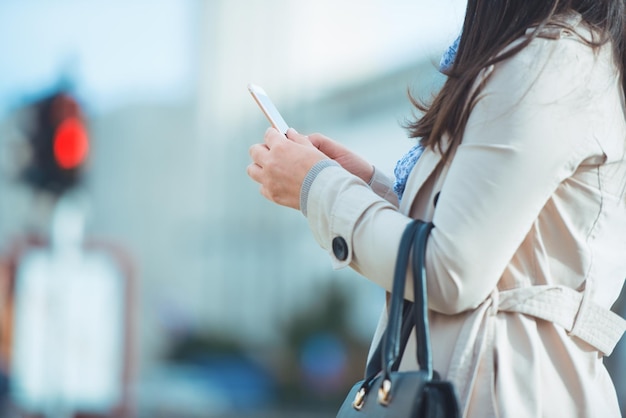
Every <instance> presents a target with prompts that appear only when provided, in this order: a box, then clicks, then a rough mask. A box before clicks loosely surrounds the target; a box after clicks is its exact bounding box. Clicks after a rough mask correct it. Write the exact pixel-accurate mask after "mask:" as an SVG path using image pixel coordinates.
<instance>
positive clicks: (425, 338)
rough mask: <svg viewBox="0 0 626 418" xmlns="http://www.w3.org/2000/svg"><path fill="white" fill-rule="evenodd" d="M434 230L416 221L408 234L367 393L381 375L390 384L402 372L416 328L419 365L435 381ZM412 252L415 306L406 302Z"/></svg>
mask: <svg viewBox="0 0 626 418" xmlns="http://www.w3.org/2000/svg"><path fill="white" fill-rule="evenodd" d="M433 227H434V225H433V224H432V223H431V222H424V221H420V220H413V221H411V223H409V224H408V225H407V227H406V228H405V230H404V233H403V235H402V238H401V240H400V245H399V249H398V257H397V261H396V266H395V271H394V280H393V284H392V292H391V300H390V303H389V319H388V323H387V328H386V330H385V332H384V334H383V336H382V338H381V340H380V341H379V343H378V346H377V347H376V350H375V351H374V353H373V354H372V356H371V357H370V360H369V361H368V363H367V366H366V369H365V380H364V382H363V385H362V386H361V389H362V390H363V391H364V393H367V392H368V391H369V386H370V384H371V383H372V381H373V380H374V379H375V378H376V377H377V376H378V375H379V374H380V372H381V371H382V372H383V375H384V377H385V379H387V380H388V378H389V376H390V374H391V372H392V371H396V370H397V369H398V366H399V363H400V359H401V357H402V355H403V353H404V349H405V348H406V344H407V342H408V340H409V337H410V335H411V332H412V330H413V328H414V327H415V328H416V332H417V359H418V363H419V364H420V367H421V369H422V370H425V371H426V373H427V377H428V379H429V380H430V379H431V378H432V375H433V371H432V354H431V348H430V335H429V332H428V303H427V294H426V282H425V277H426V276H425V269H424V259H425V257H424V255H425V251H426V242H427V239H428V236H429V234H430V231H431V230H432V228H433ZM411 249H413V254H412V255H413V257H412V269H413V291H414V300H415V302H414V303H411V302H408V301H405V300H404V290H405V287H406V276H407V268H408V264H409V259H410V258H411Z"/></svg>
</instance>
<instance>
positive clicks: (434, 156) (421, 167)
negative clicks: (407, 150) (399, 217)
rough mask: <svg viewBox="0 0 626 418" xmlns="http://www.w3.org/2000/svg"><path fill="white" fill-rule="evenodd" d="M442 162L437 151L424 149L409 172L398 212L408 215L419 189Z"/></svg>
mask: <svg viewBox="0 0 626 418" xmlns="http://www.w3.org/2000/svg"><path fill="white" fill-rule="evenodd" d="M441 161H442V159H441V154H440V152H439V151H438V150H433V149H430V148H426V149H425V150H424V152H423V153H422V155H421V156H420V158H419V159H418V160H417V164H415V167H413V170H411V173H410V174H409V178H408V180H407V183H406V187H405V189H404V194H403V196H402V200H401V201H400V212H402V213H405V214H408V213H409V212H410V211H411V206H412V204H413V202H414V201H415V197H416V196H417V194H418V193H419V191H420V189H421V188H422V186H423V185H424V183H425V182H426V180H428V178H429V177H430V176H431V174H432V173H433V172H434V171H435V169H436V168H437V166H438V165H439V163H440V162H441Z"/></svg>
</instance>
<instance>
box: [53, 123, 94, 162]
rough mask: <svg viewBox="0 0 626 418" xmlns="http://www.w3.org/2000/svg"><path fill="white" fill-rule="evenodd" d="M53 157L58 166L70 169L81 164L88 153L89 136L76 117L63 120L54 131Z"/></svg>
mask: <svg viewBox="0 0 626 418" xmlns="http://www.w3.org/2000/svg"><path fill="white" fill-rule="evenodd" d="M53 147H54V148H53V149H54V159H55V161H56V163H57V164H58V165H59V167H61V168H63V169H66V170H71V169H73V168H77V167H78V166H80V165H81V164H83V163H84V162H85V160H86V158H87V154H88V153H89V138H88V137H87V131H86V129H85V127H84V126H83V123H82V122H81V121H80V120H79V119H78V118H76V117H70V118H67V119H65V120H63V121H62V122H61V123H60V124H59V126H58V127H57V128H56V131H55V132H54V145H53Z"/></svg>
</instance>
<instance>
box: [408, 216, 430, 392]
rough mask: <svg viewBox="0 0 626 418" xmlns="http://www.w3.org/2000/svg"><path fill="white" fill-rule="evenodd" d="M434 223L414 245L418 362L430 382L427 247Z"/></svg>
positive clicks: (427, 225) (424, 228)
mask: <svg viewBox="0 0 626 418" xmlns="http://www.w3.org/2000/svg"><path fill="white" fill-rule="evenodd" d="M434 227H435V225H434V224H433V223H432V222H427V223H422V224H421V225H420V228H419V229H418V231H417V238H416V240H415V242H414V244H413V263H412V264H413V265H412V267H413V292H414V298H415V303H414V307H415V331H416V337H417V361H418V364H419V365H420V369H421V370H424V371H425V372H426V375H427V378H428V380H432V378H433V356H432V348H431V345H430V324H429V321H428V292H427V290H426V245H427V243H428V237H429V236H430V231H432V229H433V228H434Z"/></svg>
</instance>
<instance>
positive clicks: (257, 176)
mask: <svg viewBox="0 0 626 418" xmlns="http://www.w3.org/2000/svg"><path fill="white" fill-rule="evenodd" d="M246 172H247V173H248V176H249V177H250V178H251V179H252V180H254V181H256V182H257V183H261V181H262V178H261V175H262V174H263V168H262V167H261V166H260V165H258V164H256V163H252V164H250V165H248V167H247V169H246Z"/></svg>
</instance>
